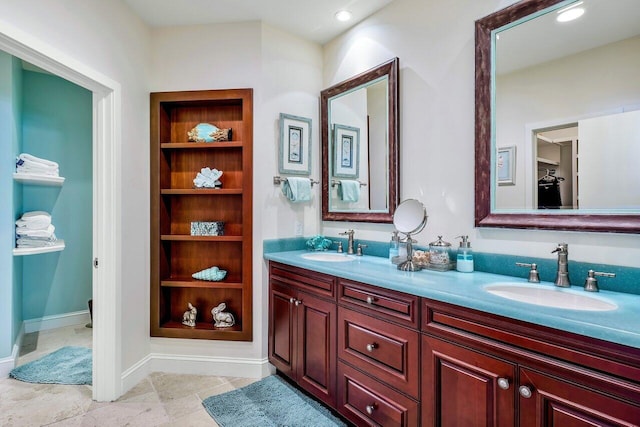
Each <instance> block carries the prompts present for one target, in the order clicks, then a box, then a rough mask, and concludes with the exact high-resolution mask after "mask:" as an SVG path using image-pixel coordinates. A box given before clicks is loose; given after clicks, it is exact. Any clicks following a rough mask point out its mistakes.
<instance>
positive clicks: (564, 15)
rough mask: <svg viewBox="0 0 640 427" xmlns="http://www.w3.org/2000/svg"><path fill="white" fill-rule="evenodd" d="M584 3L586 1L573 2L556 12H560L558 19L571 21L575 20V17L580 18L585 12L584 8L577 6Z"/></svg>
mask: <svg viewBox="0 0 640 427" xmlns="http://www.w3.org/2000/svg"><path fill="white" fill-rule="evenodd" d="M582 3H584V2H583V1H579V2H577V3H574V4H572V5H571V6H569V7H565V8H564V9H560V10H559V11H558V12H556V13H557V14H558V17H557V18H556V21H558V22H569V21H573V20H574V19H578V18H580V17H581V16H582V15H583V14H584V9H583V8H581V7H577V6H580V5H581V4H582Z"/></svg>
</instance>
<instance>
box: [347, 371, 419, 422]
mask: <svg viewBox="0 0 640 427" xmlns="http://www.w3.org/2000/svg"><path fill="white" fill-rule="evenodd" d="M338 412H340V413H341V414H342V415H344V416H345V417H346V418H347V419H348V420H349V421H351V422H353V423H354V424H356V425H365V426H369V425H381V426H385V427H392V426H417V425H418V416H419V408H418V403H417V402H416V401H414V400H413V399H410V398H408V397H407V396H404V395H402V394H400V393H398V392H397V391H395V390H393V389H390V388H389V387H386V386H384V385H383V384H380V383H379V382H377V381H375V380H373V379H371V378H369V377H368V376H366V375H365V374H363V373H361V372H359V371H357V370H356V369H354V368H352V367H351V366H349V365H346V364H344V363H342V362H340V363H338Z"/></svg>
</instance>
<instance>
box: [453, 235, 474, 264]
mask: <svg viewBox="0 0 640 427" xmlns="http://www.w3.org/2000/svg"><path fill="white" fill-rule="evenodd" d="M458 237H459V238H461V239H462V240H461V241H460V247H459V248H458V254H457V257H456V270H458V271H459V272H461V273H471V272H473V251H472V250H471V242H469V236H458Z"/></svg>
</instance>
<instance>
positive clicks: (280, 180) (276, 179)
mask: <svg viewBox="0 0 640 427" xmlns="http://www.w3.org/2000/svg"><path fill="white" fill-rule="evenodd" d="M308 179H309V180H310V181H311V187H313V185H314V184H320V181H314V180H313V179H311V178H308ZM286 180H287V178H286V177H281V176H274V177H273V185H280V184H282V183H283V182H284V181H286Z"/></svg>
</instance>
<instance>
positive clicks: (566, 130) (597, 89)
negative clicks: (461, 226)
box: [475, 0, 640, 233]
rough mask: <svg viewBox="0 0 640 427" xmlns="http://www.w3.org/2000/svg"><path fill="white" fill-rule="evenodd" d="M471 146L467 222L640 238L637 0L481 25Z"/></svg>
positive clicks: (554, 4)
mask: <svg viewBox="0 0 640 427" xmlns="http://www.w3.org/2000/svg"><path fill="white" fill-rule="evenodd" d="M567 15H573V16H575V17H577V18H575V19H572V20H571V19H569V20H568V19H565V17H566V16H567ZM475 138H476V175H475V177H476V207H475V218H476V219H475V222H476V226H479V227H507V228H539V229H556V230H575V231H605V232H620V233H640V185H638V183H640V167H638V166H637V162H638V159H640V8H639V7H638V2H637V1H636V0H616V1H615V2H611V1H607V0H580V1H577V0H571V1H567V0H563V1H559V0H523V1H520V2H518V3H515V4H513V5H512V6H509V7H507V8H505V9H503V10H500V11H498V12H496V13H494V14H492V15H489V16H487V17H485V18H482V19H480V20H478V21H477V22H476V135H475Z"/></svg>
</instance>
